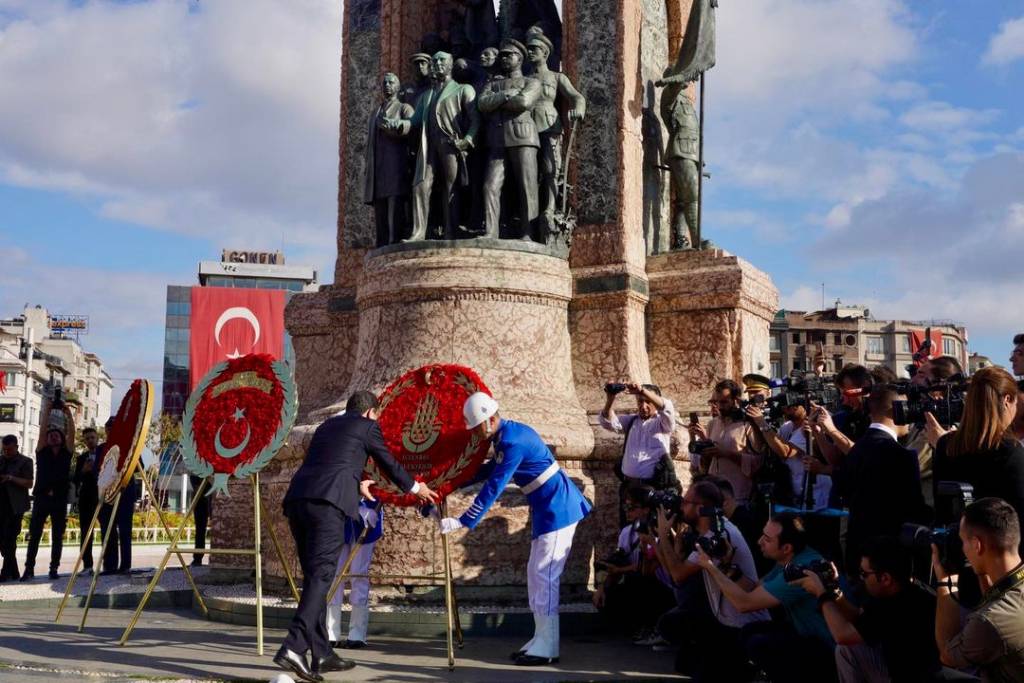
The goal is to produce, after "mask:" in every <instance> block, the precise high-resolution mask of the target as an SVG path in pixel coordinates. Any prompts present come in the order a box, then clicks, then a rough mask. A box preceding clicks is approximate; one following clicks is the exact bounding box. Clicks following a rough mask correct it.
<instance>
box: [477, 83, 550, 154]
mask: <svg viewBox="0 0 1024 683" xmlns="http://www.w3.org/2000/svg"><path fill="white" fill-rule="evenodd" d="M505 91H510V92H512V93H514V94H513V95H512V97H511V98H510V99H509V100H508V101H506V100H505ZM542 94H543V91H542V88H541V84H540V81H538V80H537V79H535V78H529V77H526V76H516V77H514V78H498V79H495V80H493V81H491V82H490V83H488V84H487V87H486V88H484V92H483V94H481V95H480V99H479V100H478V104H479V106H480V111H482V112H484V114H486V115H487V146H488V147H490V148H491V149H505V148H507V147H540V136H539V135H538V134H537V124H536V123H535V122H534V120H533V113H532V110H533V108H534V106H536V104H537V102H538V101H539V100H540V98H541V95H542Z"/></svg>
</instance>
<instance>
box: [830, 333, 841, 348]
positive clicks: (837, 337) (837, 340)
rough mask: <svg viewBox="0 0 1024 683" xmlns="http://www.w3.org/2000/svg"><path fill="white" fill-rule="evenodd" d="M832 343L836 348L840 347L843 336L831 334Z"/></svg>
mask: <svg viewBox="0 0 1024 683" xmlns="http://www.w3.org/2000/svg"><path fill="white" fill-rule="evenodd" d="M832 343H833V344H835V345H836V346H842V344H843V335H841V334H839V333H838V332H836V333H835V334H833V335H832Z"/></svg>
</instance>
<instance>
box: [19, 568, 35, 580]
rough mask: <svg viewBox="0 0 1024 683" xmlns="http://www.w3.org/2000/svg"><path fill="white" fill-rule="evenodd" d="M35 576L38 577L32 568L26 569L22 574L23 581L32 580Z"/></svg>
mask: <svg viewBox="0 0 1024 683" xmlns="http://www.w3.org/2000/svg"><path fill="white" fill-rule="evenodd" d="M34 578H36V573H35V571H34V570H32V569H26V570H25V571H24V572H23V573H22V575H21V580H22V581H31V580H32V579H34Z"/></svg>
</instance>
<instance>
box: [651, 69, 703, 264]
mask: <svg viewBox="0 0 1024 683" xmlns="http://www.w3.org/2000/svg"><path fill="white" fill-rule="evenodd" d="M655 85H656V86H658V87H665V86H667V87H665V90H664V92H662V94H661V119H662V121H664V122H665V128H667V129H668V135H669V137H668V146H667V149H666V150H665V160H666V161H668V166H669V169H670V170H669V176H670V178H671V180H672V191H673V195H674V198H673V203H672V246H671V248H672V249H691V248H699V247H700V245H699V244H697V201H698V194H697V183H698V174H699V173H700V170H699V169H698V168H697V166H698V164H699V163H700V150H699V146H700V122H699V121H698V120H697V109H696V107H694V106H693V101H692V100H691V99H690V94H689V93H688V92H687V91H686V87H685V84H684V83H680V82H679V81H678V80H673V78H672V77H671V76H669V75H668V73H667V72H666V77H665V78H662V79H660V80H658V81H657V82H656V83H655Z"/></svg>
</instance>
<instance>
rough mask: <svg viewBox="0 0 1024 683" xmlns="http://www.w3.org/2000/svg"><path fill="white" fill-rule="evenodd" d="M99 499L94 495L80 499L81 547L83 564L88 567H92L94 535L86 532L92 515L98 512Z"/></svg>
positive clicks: (79, 524) (79, 526) (79, 525)
mask: <svg viewBox="0 0 1024 683" xmlns="http://www.w3.org/2000/svg"><path fill="white" fill-rule="evenodd" d="M98 505H99V501H97V500H96V499H95V498H92V497H80V498H79V499H78V528H79V530H80V531H81V539H80V543H81V545H80V547H81V548H83V549H84V550H83V552H82V566H83V567H84V568H86V569H91V568H92V537H93V534H88V535H87V534H86V532H87V531H89V523H90V522H92V516H93V515H94V514H96V507H97V506H98Z"/></svg>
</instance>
